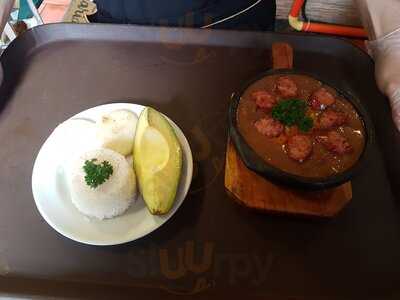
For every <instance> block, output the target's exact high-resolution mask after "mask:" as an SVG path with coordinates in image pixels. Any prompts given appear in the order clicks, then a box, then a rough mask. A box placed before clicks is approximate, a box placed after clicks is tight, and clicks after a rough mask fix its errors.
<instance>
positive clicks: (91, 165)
mask: <svg viewBox="0 0 400 300" xmlns="http://www.w3.org/2000/svg"><path fill="white" fill-rule="evenodd" d="M96 161H97V159H96V158H93V159H91V160H86V161H85V165H84V166H83V170H84V171H85V173H86V176H85V181H86V184H87V185H88V186H90V187H91V188H93V189H95V188H97V187H98V186H99V185H101V184H103V183H104V182H105V181H106V180H108V179H109V178H110V176H111V175H112V174H113V171H114V170H113V167H112V165H111V164H110V163H109V162H108V161H103V162H102V163H100V164H96Z"/></svg>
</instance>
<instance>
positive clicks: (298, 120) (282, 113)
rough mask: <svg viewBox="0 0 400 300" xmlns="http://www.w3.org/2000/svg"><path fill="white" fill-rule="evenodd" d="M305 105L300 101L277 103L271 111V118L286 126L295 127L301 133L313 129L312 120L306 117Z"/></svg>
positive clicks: (292, 100)
mask: <svg viewBox="0 0 400 300" xmlns="http://www.w3.org/2000/svg"><path fill="white" fill-rule="evenodd" d="M306 110H307V103H306V102H305V101H303V100H300V99H289V100H283V101H281V102H279V103H278V104H277V105H275V107H274V108H273V109H272V118H274V119H275V120H278V121H280V122H281V123H282V124H284V125H286V126H294V125H297V127H299V129H300V130H301V131H303V132H307V131H309V130H310V129H311V128H312V127H313V120H312V119H311V118H310V117H309V116H307V115H306Z"/></svg>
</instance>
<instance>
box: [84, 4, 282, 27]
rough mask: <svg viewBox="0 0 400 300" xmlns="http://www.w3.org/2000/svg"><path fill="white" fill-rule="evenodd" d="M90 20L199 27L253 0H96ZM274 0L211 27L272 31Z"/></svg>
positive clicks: (246, 5)
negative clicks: (94, 9)
mask: <svg viewBox="0 0 400 300" xmlns="http://www.w3.org/2000/svg"><path fill="white" fill-rule="evenodd" d="M95 2H96V4H97V8H98V12H97V14H95V15H94V16H92V17H90V21H92V22H99V23H122V24H140V25H155V26H160V25H161V26H179V27H202V26H205V25H207V24H210V23H214V22H216V21H218V20H221V19H224V18H226V17H229V16H231V15H233V14H235V13H237V12H239V11H241V10H244V9H246V8H247V7H249V6H250V5H252V4H253V3H255V2H256V0H95ZM274 21H275V0H262V1H261V2H260V3H259V4H257V5H256V6H254V7H253V8H251V9H249V10H247V11H246V12H244V13H242V14H240V15H239V16H236V17H234V18H232V19H230V20H227V21H225V22H222V23H219V24H217V25H215V26H212V27H211V28H216V29H244V30H273V29H274Z"/></svg>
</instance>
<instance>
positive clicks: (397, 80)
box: [367, 3, 400, 131]
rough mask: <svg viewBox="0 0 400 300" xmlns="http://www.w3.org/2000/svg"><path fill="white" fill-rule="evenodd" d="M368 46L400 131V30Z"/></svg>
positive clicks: (380, 85) (379, 82)
mask: <svg viewBox="0 0 400 300" xmlns="http://www.w3.org/2000/svg"><path fill="white" fill-rule="evenodd" d="M399 5H400V3H399ZM399 18H400V16H399ZM399 23H400V20H399ZM399 26H400V24H399ZM367 45H368V48H369V49H370V51H371V52H372V56H373V57H374V60H375V77H376V82H377V84H378V87H379V89H380V90H381V91H382V92H383V93H384V94H386V96H388V98H389V100H390V105H391V107H392V116H393V121H394V122H395V124H396V127H397V129H398V130H399V131H400V28H399V29H397V30H395V31H393V32H392V33H390V34H388V35H385V36H383V37H381V38H379V39H376V40H373V41H370V42H369V43H368V44H367Z"/></svg>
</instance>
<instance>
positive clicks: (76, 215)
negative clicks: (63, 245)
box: [32, 103, 193, 245]
mask: <svg viewBox="0 0 400 300" xmlns="http://www.w3.org/2000/svg"><path fill="white" fill-rule="evenodd" d="M116 109H128V110H131V111H133V112H135V113H136V114H137V115H138V116H139V115H140V112H141V111H142V110H143V109H144V106H141V105H136V104H130V103H115V104H106V105H101V106H96V107H93V108H90V109H88V110H85V111H83V112H81V113H79V114H77V115H75V116H73V117H72V118H70V119H69V120H67V121H66V122H68V121H71V120H73V119H89V120H97V119H98V118H99V117H100V116H101V115H103V114H105V113H108V112H111V111H113V110H116ZM169 121H170V122H171V124H172V126H173V127H174V128H175V131H176V134H177V136H178V139H179V141H180V144H181V146H182V150H183V167H182V176H181V180H180V183H179V188H178V191H177V195H176V200H175V203H174V206H173V208H172V209H171V211H170V212H169V213H168V214H166V215H163V216H153V215H151V214H150V213H149V211H148V210H147V208H146V205H145V203H144V201H143V199H142V197H141V196H139V197H138V199H137V200H136V202H135V203H133V204H132V205H131V207H130V208H129V209H128V210H127V211H126V212H125V213H124V214H123V215H121V216H118V217H115V218H113V219H107V220H103V221H101V220H97V219H93V218H89V217H86V216H85V215H83V214H81V213H80V212H79V211H78V210H77V209H76V208H75V206H74V205H73V204H72V201H71V198H70V194H69V189H68V183H67V179H66V171H65V170H66V168H67V166H66V165H67V162H68V160H69V158H70V157H69V156H70V154H71V153H70V152H71V151H72V150H73V149H74V148H75V146H76V145H78V146H79V147H84V145H83V143H84V142H85V141H86V139H85V138H84V133H85V130H84V129H83V130H82V136H81V138H80V139H79V138H78V137H77V138H76V139H73V140H72V141H71V137H69V138H68V136H65V135H64V134H63V131H62V130H60V129H59V128H60V127H61V126H62V125H63V124H65V122H64V123H63V124H61V125H60V126H58V127H57V128H56V129H55V130H54V131H53V132H52V134H51V135H50V136H49V137H48V139H47V140H46V141H45V143H44V144H43V145H42V148H41V149H40V151H39V154H38V155H37V157H36V161H35V164H34V167H33V172H32V192H33V197H34V199H35V202H36V206H37V208H38V210H39V212H40V214H41V215H42V216H43V218H44V219H45V220H46V221H47V223H49V225H50V226H51V227H53V228H54V229H55V230H56V231H58V232H59V233H61V234H62V235H64V236H66V237H67V238H70V239H72V240H74V241H77V242H81V243H85V244H91V245H115V244H121V243H126V242H130V241H133V240H136V239H138V238H140V237H143V236H145V235H147V234H149V233H150V232H152V231H154V230H156V229H157V228H158V227H160V226H161V225H162V224H164V223H165V222H166V221H167V220H168V219H169V218H171V217H172V216H173V214H174V213H175V212H176V211H177V209H178V208H179V206H180V205H181V204H182V202H183V200H184V199H185V197H186V194H187V192H188V190H189V186H190V183H191V180H192V172H193V159H192V153H191V150H190V147H189V143H188V141H187V140H186V138H185V136H184V135H183V133H182V131H181V130H180V129H179V127H178V126H177V125H176V124H175V123H174V122H172V121H171V120H169ZM74 144H76V145H74ZM71 145H72V147H71Z"/></svg>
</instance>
